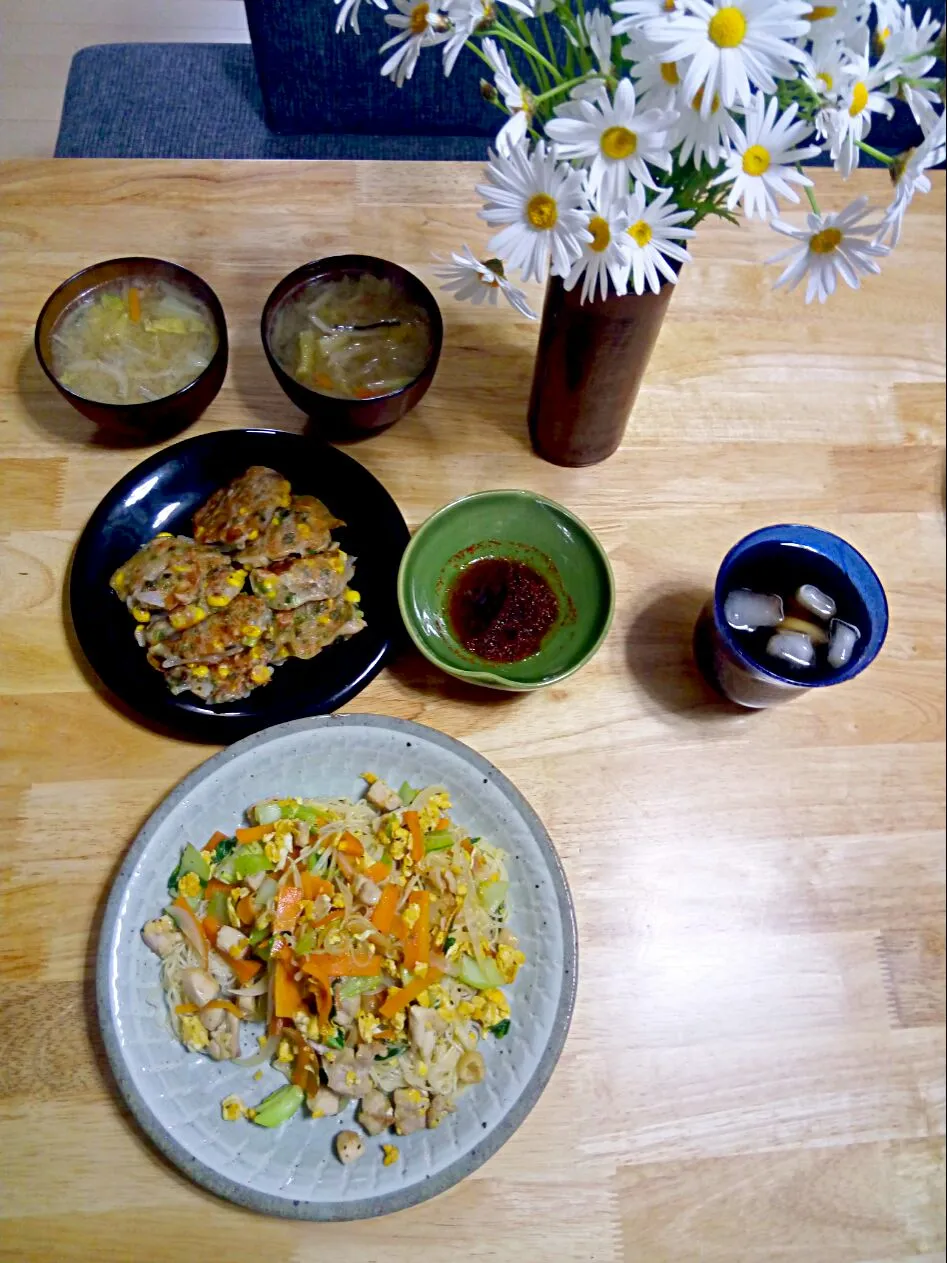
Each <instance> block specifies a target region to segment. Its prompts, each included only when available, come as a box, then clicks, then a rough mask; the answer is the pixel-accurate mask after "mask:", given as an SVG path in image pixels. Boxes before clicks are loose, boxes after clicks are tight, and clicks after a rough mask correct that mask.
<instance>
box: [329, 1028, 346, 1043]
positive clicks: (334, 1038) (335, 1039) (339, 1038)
mask: <svg viewBox="0 0 947 1263" xmlns="http://www.w3.org/2000/svg"><path fill="white" fill-rule="evenodd" d="M326 1043H327V1044H328V1045H329V1047H330V1048H344V1047H345V1036H344V1035H343V1034H342V1032H341V1031H340V1030H338V1029H336V1031H335V1033H334V1034H333V1035H331V1036H330V1037H329V1039H327V1040H326Z"/></svg>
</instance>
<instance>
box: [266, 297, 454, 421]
mask: <svg viewBox="0 0 947 1263" xmlns="http://www.w3.org/2000/svg"><path fill="white" fill-rule="evenodd" d="M340 326H348V327H340ZM351 326H359V327H357V328H353V327H351ZM366 326H368V327H366ZM270 347H271V349H272V351H273V355H274V356H275V358H276V360H277V362H278V363H279V365H280V366H281V367H282V368H283V369H284V370H285V372H287V373H289V374H290V376H291V377H294V378H295V379H296V381H298V382H300V383H301V384H302V385H303V386H308V387H310V388H311V389H314V390H318V391H319V392H320V393H321V394H325V395H332V396H335V397H337V398H340V399H374V398H377V397H378V396H379V395H388V394H390V393H391V392H392V391H394V390H399V389H400V388H401V387H403V386H407V385H409V384H410V383H411V382H413V381H414V379H415V378H416V377H417V376H418V375H419V374H420V373H421V372H422V370H423V369H424V366H425V364H426V363H427V361H428V358H429V357H430V354H431V325H430V321H429V319H428V316H427V313H426V312H425V311H424V309H423V308H422V307H419V306H418V305H417V304H416V303H413V302H411V300H410V299H409V298H408V297H407V295H405V294H404V293H403V292H402V291H401V290H400V289H398V287H397V286H396V285H393V284H392V282H391V281H389V280H388V279H387V278H386V277H377V276H371V275H370V274H369V273H366V272H363V273H360V274H359V275H356V276H339V277H320V278H319V279H318V280H315V281H313V282H311V283H310V284H307V285H304V286H302V287H301V288H300V289H298V290H297V291H296V292H295V293H294V294H293V295H292V296H291V297H290V298H288V299H287V300H286V302H284V303H283V304H282V306H281V307H280V308H279V309H278V310H277V312H276V315H275V317H274V320H273V325H272V330H271V333H270Z"/></svg>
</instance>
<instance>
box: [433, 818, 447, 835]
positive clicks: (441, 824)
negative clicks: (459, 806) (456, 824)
mask: <svg viewBox="0 0 947 1263" xmlns="http://www.w3.org/2000/svg"><path fill="white" fill-rule="evenodd" d="M449 828H450V821H449V820H448V819H447V817H446V816H441V818H440V820H438V822H437V824H436V825H435V826H434V832H435V833H443V831H444V830H445V829H449Z"/></svg>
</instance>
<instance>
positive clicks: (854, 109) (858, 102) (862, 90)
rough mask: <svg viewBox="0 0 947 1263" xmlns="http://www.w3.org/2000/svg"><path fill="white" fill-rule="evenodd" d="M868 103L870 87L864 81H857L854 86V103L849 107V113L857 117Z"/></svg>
mask: <svg viewBox="0 0 947 1263" xmlns="http://www.w3.org/2000/svg"><path fill="white" fill-rule="evenodd" d="M867 104H868V89H867V88H866V87H865V85H864V84H863V83H861V82H859V83H856V84H855V86H854V88H852V103H851V105H850V106H849V107H848V112H849V114H850V115H851V116H852V118H857V117H858V115H859V114H860V113H861V112H862V110H863V109H864V108H865V106H866V105H867Z"/></svg>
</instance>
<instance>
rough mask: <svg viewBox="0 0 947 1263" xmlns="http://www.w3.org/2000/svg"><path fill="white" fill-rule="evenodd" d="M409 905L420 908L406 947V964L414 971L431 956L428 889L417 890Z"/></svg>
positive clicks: (427, 961) (429, 897)
mask: <svg viewBox="0 0 947 1263" xmlns="http://www.w3.org/2000/svg"><path fill="white" fill-rule="evenodd" d="M408 905H409V907H415V908H417V909H418V919H417V921H415V923H414V926H413V927H412V929H411V932H410V933H409V935H408V941H407V943H406V944H405V948H404V965H405V968H406V969H410V970H411V971H412V973H413V972H414V970H415V968H416V967H417V965H418V964H423V965H427V964H429V963H430V958H431V920H430V917H431V896H430V895H429V894H428V892H427V891H426V890H416V891H415V892H414V894H413V895H412V896H411V898H410V899H409V900H408Z"/></svg>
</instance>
